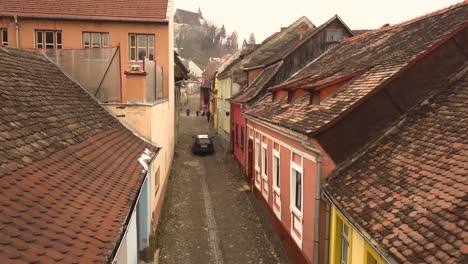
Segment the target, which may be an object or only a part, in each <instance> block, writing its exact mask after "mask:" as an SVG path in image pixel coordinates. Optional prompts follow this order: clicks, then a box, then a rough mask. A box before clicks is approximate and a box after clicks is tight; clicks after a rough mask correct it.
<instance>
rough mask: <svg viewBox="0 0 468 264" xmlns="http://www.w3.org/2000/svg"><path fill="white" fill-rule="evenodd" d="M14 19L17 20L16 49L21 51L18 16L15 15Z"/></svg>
mask: <svg viewBox="0 0 468 264" xmlns="http://www.w3.org/2000/svg"><path fill="white" fill-rule="evenodd" d="M13 19H14V20H15V34H16V48H17V49H19V27H18V16H17V15H14V16H13Z"/></svg>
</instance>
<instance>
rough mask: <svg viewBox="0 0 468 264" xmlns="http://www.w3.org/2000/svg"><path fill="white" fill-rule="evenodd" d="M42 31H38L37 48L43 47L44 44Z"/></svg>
mask: <svg viewBox="0 0 468 264" xmlns="http://www.w3.org/2000/svg"><path fill="white" fill-rule="evenodd" d="M42 37H43V36H42V31H37V32H36V43H37V48H40V49H42V48H43V46H42V43H43V42H42Z"/></svg>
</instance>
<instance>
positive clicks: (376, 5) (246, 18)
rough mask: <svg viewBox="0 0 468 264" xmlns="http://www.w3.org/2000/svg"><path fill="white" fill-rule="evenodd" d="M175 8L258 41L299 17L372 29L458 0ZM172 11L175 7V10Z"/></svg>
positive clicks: (221, 3)
mask: <svg viewBox="0 0 468 264" xmlns="http://www.w3.org/2000/svg"><path fill="white" fill-rule="evenodd" d="M174 1H175V8H181V9H185V10H189V11H195V12H196V11H198V8H199V7H200V8H201V10H202V13H203V17H204V18H205V19H207V20H209V21H213V22H215V23H216V24H217V25H218V26H219V27H221V25H223V24H224V25H225V27H226V30H227V31H228V32H231V31H233V30H237V32H238V33H239V42H240V43H242V40H243V39H244V38H246V39H247V40H248V37H249V35H250V33H251V32H253V33H254V34H255V37H256V39H257V43H259V42H261V41H262V40H263V39H265V38H266V37H268V36H269V35H271V34H273V33H274V32H276V31H279V30H280V28H281V27H285V26H288V25H289V24H291V23H293V22H294V21H296V20H297V19H299V18H300V17H301V16H306V17H308V18H309V19H310V20H311V21H312V23H314V25H316V26H319V25H320V24H322V23H324V22H326V21H327V20H328V19H330V18H331V17H332V16H334V15H335V14H338V15H339V16H340V17H341V19H343V21H344V22H345V23H346V24H347V25H348V26H349V27H350V28H351V29H374V28H378V27H380V26H382V25H384V24H386V23H390V24H396V23H399V22H403V21H405V20H408V19H411V18H414V17H417V16H420V15H424V14H427V13H430V12H432V11H435V10H438V9H441V8H444V7H447V6H449V5H452V4H455V3H458V2H460V1H461V0H320V1H319V0H286V1H281V0H174ZM174 12H175V9H174Z"/></svg>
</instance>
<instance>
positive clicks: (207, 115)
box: [206, 110, 211, 123]
mask: <svg viewBox="0 0 468 264" xmlns="http://www.w3.org/2000/svg"><path fill="white" fill-rule="evenodd" d="M210 117H211V113H210V110H208V111H206V119H207V120H208V123H209V122H210Z"/></svg>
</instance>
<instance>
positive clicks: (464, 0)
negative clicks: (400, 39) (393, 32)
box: [343, 0, 468, 42]
mask: <svg viewBox="0 0 468 264" xmlns="http://www.w3.org/2000/svg"><path fill="white" fill-rule="evenodd" d="M465 4H468V0H463V1H462V2H459V3H456V4H453V5H450V6H447V7H444V8H441V9H438V10H435V11H432V12H430V13H427V14H424V15H421V16H418V17H414V18H412V19H409V20H406V21H403V22H400V23H397V24H394V25H391V26H387V27H380V28H377V29H374V30H370V31H367V32H365V33H362V34H360V35H357V36H354V37H350V38H346V39H344V40H343V42H348V41H354V40H357V39H360V38H363V37H367V36H369V35H372V34H375V33H379V32H383V31H387V30H390V29H395V28H399V27H403V26H406V25H409V24H412V23H415V22H418V21H421V20H424V19H426V18H430V17H433V16H436V15H439V14H442V13H444V12H447V11H450V10H453V9H455V8H458V7H460V6H463V5H465Z"/></svg>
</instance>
